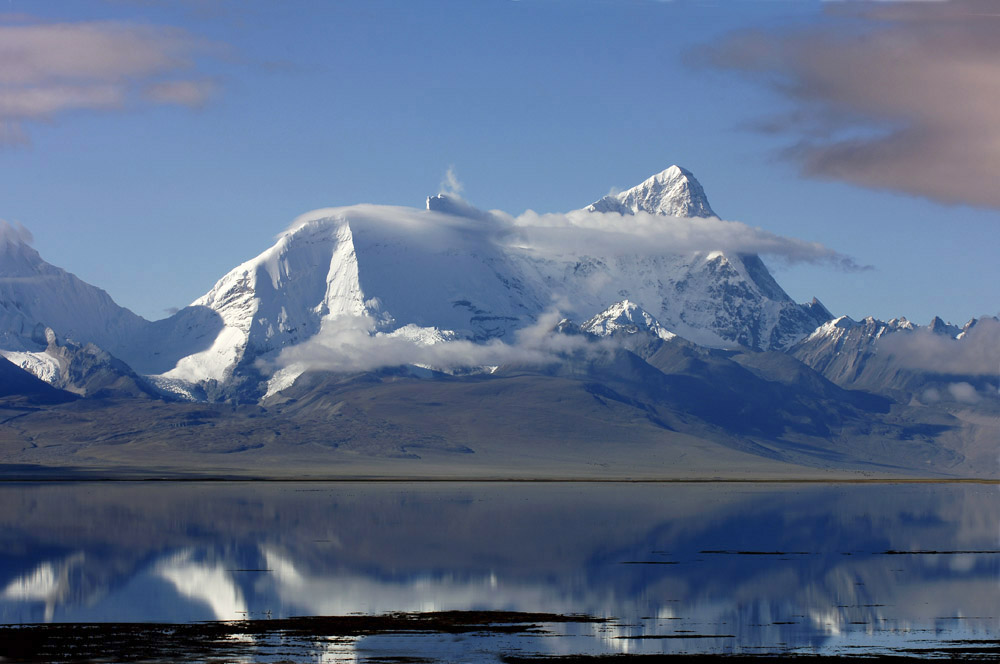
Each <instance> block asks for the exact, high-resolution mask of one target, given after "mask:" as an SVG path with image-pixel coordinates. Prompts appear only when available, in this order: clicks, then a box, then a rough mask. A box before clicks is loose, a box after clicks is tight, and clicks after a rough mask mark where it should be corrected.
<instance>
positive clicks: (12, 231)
mask: <svg viewBox="0 0 1000 664" xmlns="http://www.w3.org/2000/svg"><path fill="white" fill-rule="evenodd" d="M34 241H35V238H34V237H33V236H32V235H31V231H29V230H28V229H27V228H25V227H24V226H23V225H21V224H20V223H18V222H16V221H15V222H10V221H7V220H6V219H0V245H5V244H29V245H30V244H31V243H33V242H34Z"/></svg>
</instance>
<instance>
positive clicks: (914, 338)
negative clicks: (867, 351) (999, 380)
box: [879, 317, 1000, 400]
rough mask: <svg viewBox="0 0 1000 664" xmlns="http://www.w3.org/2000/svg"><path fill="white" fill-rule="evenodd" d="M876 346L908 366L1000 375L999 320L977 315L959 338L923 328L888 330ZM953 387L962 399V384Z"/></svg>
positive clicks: (964, 373)
mask: <svg viewBox="0 0 1000 664" xmlns="http://www.w3.org/2000/svg"><path fill="white" fill-rule="evenodd" d="M879 349H880V350H883V351H885V352H888V353H891V354H892V355H894V356H895V357H896V359H897V360H898V361H899V363H900V364H901V365H902V366H904V367H906V368H908V369H919V370H922V371H932V372H934V373H941V374H951V375H967V376H998V377H1000V320H997V319H996V318H986V317H984V318H980V319H979V321H978V322H977V323H976V324H975V325H974V326H973V327H972V328H971V329H970V330H969V331H968V332H966V333H965V334H964V335H963V336H962V338H961V339H952V338H950V337H946V336H942V335H940V334H935V333H933V332H931V331H930V330H929V329H926V328H921V329H918V330H915V331H914V332H910V333H905V332H904V333H896V334H890V335H888V336H886V337H884V338H882V339H881V340H880V341H879ZM955 390H956V391H954V392H953V396H954V397H955V398H956V399H959V400H963V399H961V398H960V397H961V396H962V395H963V394H967V390H964V388H962V387H961V386H958V387H956V388H955ZM963 390H964V391H963Z"/></svg>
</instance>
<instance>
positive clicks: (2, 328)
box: [0, 237, 148, 350]
mask: <svg viewBox="0 0 1000 664" xmlns="http://www.w3.org/2000/svg"><path fill="white" fill-rule="evenodd" d="M146 325H148V322H147V321H146V320H145V319H143V318H141V317H140V316H137V315H136V314H134V313H132V312H131V311H129V310H128V309H125V308H123V307H120V306H118V305H117V304H115V302H114V300H112V299H111V296H109V295H108V294H107V293H106V292H104V291H103V290H101V289H100V288H97V287H95V286H91V285H90V284H88V283H86V282H84V281H82V280H80V279H78V278H77V277H76V276H74V275H72V274H70V273H69V272H66V271H65V270H63V269H61V268H58V267H55V266H54V265H50V264H49V263H47V262H45V261H44V260H42V257H41V256H39V254H38V252H37V251H35V250H34V249H33V248H31V246H29V245H28V244H27V243H26V242H24V241H21V240H19V239H17V238H15V237H0V348H4V349H8V350H44V348H45V347H46V345H47V341H46V339H45V328H46V327H49V328H52V329H54V330H56V331H57V332H58V333H59V335H61V336H63V337H66V338H71V339H74V340H76V341H80V342H83V343H87V342H90V343H95V344H97V345H98V346H101V347H102V348H105V349H111V348H114V349H117V348H120V347H121V346H122V345H124V344H126V343H127V342H128V340H129V339H130V338H131V337H133V336H134V335H136V334H137V333H141V330H142V329H143V328H145V326H146Z"/></svg>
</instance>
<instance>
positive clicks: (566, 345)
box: [260, 311, 609, 373]
mask: <svg viewBox="0 0 1000 664" xmlns="http://www.w3.org/2000/svg"><path fill="white" fill-rule="evenodd" d="M561 319H562V315H561V314H560V313H559V312H557V311H550V312H547V313H545V314H543V315H542V316H540V317H539V319H538V321H537V322H536V323H535V324H534V325H531V326H529V327H526V328H523V329H520V330H518V331H517V332H516V333H515V337H514V341H513V343H505V342H503V341H501V340H499V339H493V340H491V341H488V342H486V343H474V342H472V341H468V340H465V339H456V340H450V341H439V342H437V343H427V342H426V341H424V340H421V339H418V338H414V337H410V336H404V335H399V334H392V333H390V334H382V333H378V334H376V333H375V320H374V319H373V318H371V317H369V316H342V317H339V318H335V319H328V320H326V321H324V322H323V326H322V328H321V329H320V331H319V333H318V334H316V335H315V336H314V337H312V338H310V339H309V340H308V341H305V342H303V343H301V344H299V345H297V346H291V347H288V348H285V349H284V350H282V351H281V353H280V354H279V355H278V357H277V358H276V359H275V360H274V361H273V362H262V363H261V364H260V366H261V367H262V368H263V369H265V370H273V369H283V368H293V369H296V370H297V371H296V373H298V372H300V371H304V370H306V369H309V370H314V371H344V372H353V371H371V370H374V369H379V368H382V367H396V366H403V365H415V366H422V367H429V368H433V369H436V370H441V371H454V370H460V369H467V368H471V367H486V366H499V365H505V364H528V365H533V366H539V365H545V364H548V363H552V362H556V361H558V359H559V357H560V356H561V355H564V354H568V353H574V352H581V351H582V352H587V353H590V354H597V353H603V352H607V350H608V348H609V345H608V344H607V343H605V342H602V341H591V340H589V339H588V338H587V337H583V336H571V335H564V334H559V333H555V332H553V331H552V330H553V328H554V327H555V326H556V324H557V323H558V322H559V321H560V320H561Z"/></svg>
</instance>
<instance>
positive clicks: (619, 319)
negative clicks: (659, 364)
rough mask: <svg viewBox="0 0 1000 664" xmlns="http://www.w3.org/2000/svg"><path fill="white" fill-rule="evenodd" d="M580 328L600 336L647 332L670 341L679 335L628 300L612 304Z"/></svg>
mask: <svg viewBox="0 0 1000 664" xmlns="http://www.w3.org/2000/svg"><path fill="white" fill-rule="evenodd" d="M580 329H582V330H583V331H584V332H589V333H590V334H593V335H595V336H598V337H610V336H614V335H624V334H638V333H640V332H645V333H647V334H650V335H652V336H654V337H658V338H660V339H663V340H664V341H669V340H670V339H673V338H674V337H676V336H677V335H676V334H674V333H673V332H671V331H669V330H667V329H666V328H664V327H663V326H662V325H660V323H659V322H658V321H657V320H656V319H655V318H653V316H652V315H650V313H649V312H648V311H646V310H645V309H643V308H642V307H640V306H639V305H637V304H635V303H634V302H629V301H628V300H622V301H621V302H616V303H615V304H613V305H611V306H610V307H608V308H607V309H605V310H604V311H602V312H601V313H599V314H597V315H596V316H594V317H593V318H591V319H590V320H588V321H586V322H584V323H583V324H582V325H581V326H580Z"/></svg>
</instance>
